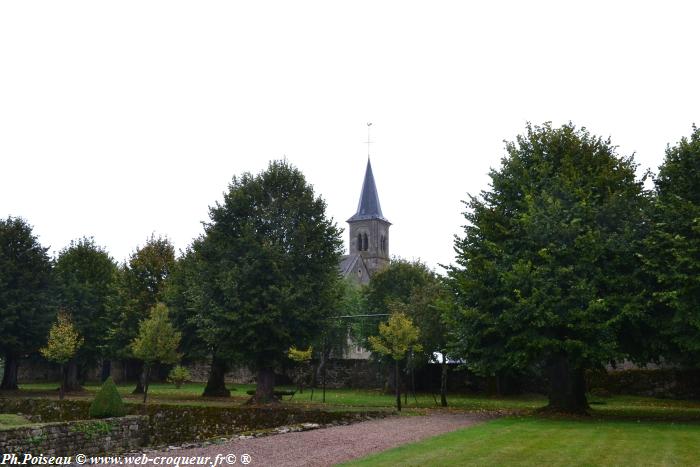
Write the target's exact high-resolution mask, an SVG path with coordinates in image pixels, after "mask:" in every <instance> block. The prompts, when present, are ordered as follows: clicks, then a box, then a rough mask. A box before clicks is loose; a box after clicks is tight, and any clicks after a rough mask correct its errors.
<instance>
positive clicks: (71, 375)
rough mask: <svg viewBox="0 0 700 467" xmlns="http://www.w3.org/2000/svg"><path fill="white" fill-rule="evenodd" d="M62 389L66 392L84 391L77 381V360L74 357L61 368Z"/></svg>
mask: <svg viewBox="0 0 700 467" xmlns="http://www.w3.org/2000/svg"><path fill="white" fill-rule="evenodd" d="M62 374H63V390H64V391H66V392H75V391H84V390H85V389H84V388H83V387H82V386H81V385H80V382H79V381H78V362H77V361H76V360H75V358H72V359H70V360H69V361H68V363H67V364H66V365H65V367H64V369H63V373H62Z"/></svg>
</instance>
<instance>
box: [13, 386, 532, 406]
mask: <svg viewBox="0 0 700 467" xmlns="http://www.w3.org/2000/svg"><path fill="white" fill-rule="evenodd" d="M57 387H58V383H30V384H21V385H20V389H21V391H20V392H19V395H24V396H36V397H57V396H58V392H57V391H56V388H57ZM84 387H85V389H86V390H87V391H86V392H83V393H69V394H67V397H68V398H92V397H93V396H94V393H95V392H97V390H98V389H99V385H97V384H91V383H88V384H87V385H85V386H84ZM228 388H229V389H231V390H232V391H231V398H230V399H219V398H202V397H201V395H202V391H203V390H204V384H203V383H188V384H184V385H183V386H182V387H181V388H180V389H176V388H175V386H174V385H172V384H161V383H155V384H151V385H150V388H149V391H148V397H149V400H151V401H153V402H159V403H173V404H188V405H192V404H195V405H239V404H242V403H243V402H245V401H247V400H248V399H249V397H250V396H248V395H247V394H246V391H248V390H251V389H254V388H255V386H254V385H251V384H229V385H228ZM117 389H118V391H119V394H120V395H121V396H122V397H123V398H124V399H125V400H126V401H129V402H140V401H141V399H142V397H143V396H142V395H132V394H131V391H132V390H133V389H134V385H133V384H119V385H117ZM279 389H295V388H294V387H292V386H280V387H279ZM310 397H311V390H310V389H308V388H306V389H304V393H303V394H300V393H298V392H297V394H296V395H295V396H294V397H293V398H292V399H291V400H289V398H288V397H285V398H284V402H285V403H289V404H293V405H301V406H307V407H317V408H331V409H333V408H340V407H342V408H345V409H353V408H355V409H392V408H393V407H394V404H395V396H394V395H393V394H385V393H383V392H382V391H380V390H371V389H327V390H326V402H325V404H323V403H322V402H321V401H322V391H321V390H320V389H316V390H314V396H313V400H311V399H310ZM448 400H449V403H450V407H451V408H454V409H460V410H469V411H523V410H532V409H536V408H538V407H541V406H543V405H544V404H545V403H546V400H545V399H544V398H543V397H542V396H540V395H529V396H528V395H526V396H517V397H489V396H482V395H463V394H460V395H456V394H455V395H452V396H450V397H449V398H448ZM402 402H403V397H402ZM405 407H406V408H407V409H416V408H418V409H429V408H433V407H436V402H435V398H434V397H433V396H432V395H431V394H418V395H417V396H416V398H415V399H414V398H413V397H412V396H409V398H408V403H407V404H406V405H405Z"/></svg>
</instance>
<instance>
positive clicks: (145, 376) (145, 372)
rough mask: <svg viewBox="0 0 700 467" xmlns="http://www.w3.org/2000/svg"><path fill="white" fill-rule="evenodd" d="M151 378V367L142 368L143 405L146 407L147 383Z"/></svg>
mask: <svg viewBox="0 0 700 467" xmlns="http://www.w3.org/2000/svg"><path fill="white" fill-rule="evenodd" d="M150 377H151V367H150V366H149V365H144V366H143V405H146V398H147V397H148V383H149V379H150Z"/></svg>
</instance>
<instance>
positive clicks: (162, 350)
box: [131, 303, 181, 366]
mask: <svg viewBox="0 0 700 467" xmlns="http://www.w3.org/2000/svg"><path fill="white" fill-rule="evenodd" d="M180 336H181V334H180V332H179V331H177V330H176V329H175V327H174V326H173V324H172V323H171V322H170V318H169V317H168V307H167V306H165V305H164V304H163V303H157V304H156V305H155V306H154V307H153V308H152V309H151V313H150V315H149V317H148V318H146V319H145V320H143V321H141V323H140V324H139V333H138V335H137V336H136V337H135V338H134V340H133V341H132V343H131V351H132V352H133V354H134V357H136V358H138V359H139V360H141V361H143V362H144V363H145V364H146V365H147V366H153V365H155V364H157V363H175V362H177V361H178V360H179V359H180V354H179V353H178V352H177V348H178V345H179V344H180Z"/></svg>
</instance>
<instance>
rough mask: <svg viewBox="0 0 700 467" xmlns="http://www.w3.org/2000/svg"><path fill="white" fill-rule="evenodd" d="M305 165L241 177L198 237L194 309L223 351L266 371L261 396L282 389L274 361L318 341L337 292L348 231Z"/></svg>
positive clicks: (278, 165) (279, 165) (282, 165)
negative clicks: (316, 189)
mask: <svg viewBox="0 0 700 467" xmlns="http://www.w3.org/2000/svg"><path fill="white" fill-rule="evenodd" d="M325 210H326V204H325V202H324V201H323V200H322V199H321V198H319V197H316V195H315V194H314V192H313V189H312V187H311V186H310V185H309V184H308V183H307V182H306V180H305V179H304V176H303V175H302V173H301V172H300V171H299V170H298V169H296V168H294V167H293V166H291V165H290V164H289V163H288V162H286V161H275V162H271V163H270V165H269V167H268V168H267V170H265V171H264V172H261V173H260V174H258V175H251V174H248V173H246V174H243V175H242V176H241V177H234V179H233V181H232V182H231V184H230V186H229V191H228V192H227V193H226V194H225V196H224V201H223V203H217V204H216V205H215V206H214V207H213V208H211V209H210V218H211V221H210V223H208V224H207V225H206V226H205V235H204V236H203V237H202V238H201V239H199V240H197V241H195V242H194V244H193V247H192V248H193V251H194V253H195V254H196V257H197V264H196V266H195V269H196V272H197V277H196V280H193V281H191V282H190V288H189V290H188V294H187V295H188V300H190V309H191V310H193V311H194V312H196V313H197V316H196V319H197V327H198V330H199V333H200V336H201V337H202V339H204V340H205V341H206V342H207V344H208V345H209V346H210V348H211V349H213V351H214V353H215V354H216V355H218V356H220V357H224V358H226V359H227V360H229V361H231V360H240V359H241V357H242V356H245V359H246V362H247V363H248V364H250V365H251V366H252V367H253V368H254V369H256V370H258V393H257V394H256V396H255V400H259V401H261V402H265V401H267V400H268V399H269V398H270V397H272V387H273V386H274V383H273V382H272V380H271V378H273V375H274V373H273V370H272V369H273V368H274V367H275V365H278V364H281V363H283V361H284V360H285V355H286V351H287V349H289V347H290V346H291V345H299V344H302V345H305V344H306V345H308V344H310V343H311V342H312V340H313V338H314V336H316V335H317V334H318V333H319V331H321V329H322V327H323V323H324V320H325V318H327V316H328V315H329V313H331V311H332V310H333V309H334V306H333V305H334V301H335V300H337V294H336V293H335V289H336V288H335V287H334V285H335V284H336V283H337V281H338V280H339V274H338V261H339V258H340V252H341V245H342V243H341V240H340V232H339V231H338V229H337V227H336V226H335V223H334V222H333V221H332V220H331V219H328V218H327V217H326V214H325Z"/></svg>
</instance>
